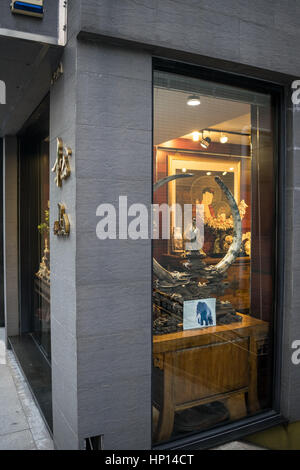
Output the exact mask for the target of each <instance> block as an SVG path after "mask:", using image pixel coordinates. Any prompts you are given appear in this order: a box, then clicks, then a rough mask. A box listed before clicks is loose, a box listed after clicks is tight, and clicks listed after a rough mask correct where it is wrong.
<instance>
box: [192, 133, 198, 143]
mask: <svg viewBox="0 0 300 470" xmlns="http://www.w3.org/2000/svg"><path fill="white" fill-rule="evenodd" d="M192 136H193V141H194V142H199V140H200V132H198V131H195V132H193V133H192Z"/></svg>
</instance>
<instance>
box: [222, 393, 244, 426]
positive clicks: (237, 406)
mask: <svg viewBox="0 0 300 470" xmlns="http://www.w3.org/2000/svg"><path fill="white" fill-rule="evenodd" d="M226 405H227V408H228V411H229V414H230V419H231V420H236V419H241V418H244V417H245V416H246V415H247V408H246V400H245V393H237V394H235V395H233V396H232V397H230V398H227V399H226Z"/></svg>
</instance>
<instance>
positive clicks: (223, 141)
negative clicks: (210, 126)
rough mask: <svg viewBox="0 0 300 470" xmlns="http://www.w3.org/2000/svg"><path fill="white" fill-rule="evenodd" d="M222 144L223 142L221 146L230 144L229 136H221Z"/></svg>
mask: <svg viewBox="0 0 300 470" xmlns="http://www.w3.org/2000/svg"><path fill="white" fill-rule="evenodd" d="M220 142H221V144H226V142H228V137H227V135H224V134H221V137H220Z"/></svg>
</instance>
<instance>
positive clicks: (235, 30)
mask: <svg viewBox="0 0 300 470" xmlns="http://www.w3.org/2000/svg"><path fill="white" fill-rule="evenodd" d="M299 13H300V3H299V2H298V1H297V0H285V1H284V2H283V1H281V0H253V1H249V0H226V2H224V0H164V1H161V0H150V1H148V0H140V1H136V0H114V1H113V2H111V1H110V0H100V1H99V0H81V26H80V30H81V31H85V32H89V33H95V34H99V35H103V36H109V37H113V38H121V39H126V40H130V41H134V42H137V43H141V44H145V45H148V46H152V47H154V48H157V47H159V48H162V47H165V48H168V49H172V50H176V51H182V52H186V53H194V54H198V55H203V56H207V57H213V58H218V59H222V60H228V61H232V62H237V63H240V64H247V65H251V66H254V67H261V68H262V69H268V70H271V71H278V72H282V73H285V74H296V75H297V74H300V63H299V59H298V48H299V37H300V32H299Z"/></svg>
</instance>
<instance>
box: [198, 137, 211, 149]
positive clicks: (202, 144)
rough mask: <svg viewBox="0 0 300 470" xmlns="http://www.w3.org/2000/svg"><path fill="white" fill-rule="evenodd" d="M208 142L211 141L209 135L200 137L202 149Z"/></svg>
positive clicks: (205, 147) (207, 145) (206, 147)
mask: <svg viewBox="0 0 300 470" xmlns="http://www.w3.org/2000/svg"><path fill="white" fill-rule="evenodd" d="M210 143H211V138H210V137H205V139H203V138H202V140H201V142H200V145H201V147H203V148H204V149H208V147H209V146H210Z"/></svg>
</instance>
